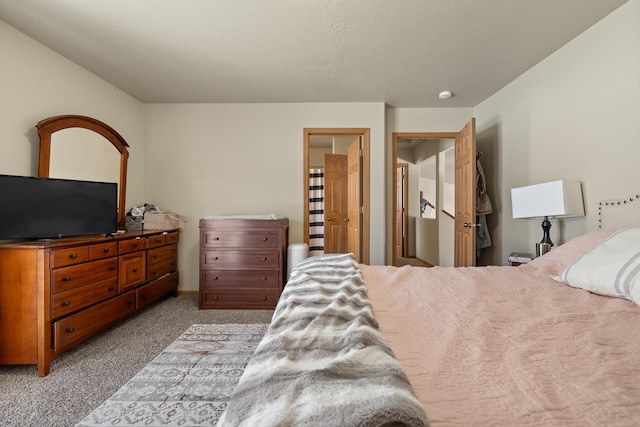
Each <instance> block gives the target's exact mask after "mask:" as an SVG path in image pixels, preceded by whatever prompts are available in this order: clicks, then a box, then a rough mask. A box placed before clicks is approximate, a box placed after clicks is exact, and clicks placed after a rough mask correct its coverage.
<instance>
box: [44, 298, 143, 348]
mask: <svg viewBox="0 0 640 427" xmlns="http://www.w3.org/2000/svg"><path fill="white" fill-rule="evenodd" d="M135 308H136V295H135V292H133V291H132V292H127V293H126V294H123V295H119V296H117V297H114V298H111V299H109V300H107V301H104V302H101V303H99V304H96V305H94V306H93V307H89V308H87V309H85V310H82V311H80V312H79V313H76V314H72V315H71V316H68V317H65V318H63V319H60V320H58V321H57V322H54V323H52V325H51V328H52V332H53V343H52V346H53V348H54V350H55V351H58V352H60V351H64V350H66V349H68V348H70V347H72V346H74V345H75V344H77V343H79V342H80V341H83V340H85V339H87V338H89V337H90V336H91V335H93V334H95V333H96V332H98V331H100V330H102V329H104V328H106V327H107V326H109V325H111V324H112V323H115V322H117V321H118V320H120V319H122V318H124V317H126V316H129V315H130V314H132V313H133V312H134V311H135Z"/></svg>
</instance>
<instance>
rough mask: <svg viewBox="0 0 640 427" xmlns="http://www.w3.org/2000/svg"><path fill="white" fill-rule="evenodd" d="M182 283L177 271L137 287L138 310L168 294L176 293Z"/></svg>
mask: <svg viewBox="0 0 640 427" xmlns="http://www.w3.org/2000/svg"><path fill="white" fill-rule="evenodd" d="M179 284H180V280H179V275H178V272H177V271H176V272H175V273H171V274H169V275H167V276H164V277H162V278H161V279H158V280H155V281H153V282H151V283H148V284H146V285H144V286H141V287H139V288H138V289H136V310H137V309H139V308H142V307H144V306H145V305H148V304H151V303H152V302H154V301H156V300H158V299H159V298H161V297H163V296H165V295H167V294H173V295H176V294H177V291H178V285H179Z"/></svg>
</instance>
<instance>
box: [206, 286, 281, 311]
mask: <svg viewBox="0 0 640 427" xmlns="http://www.w3.org/2000/svg"><path fill="white" fill-rule="evenodd" d="M278 298H280V293H279V292H278V291H268V290H265V291H256V292H239V291H231V290H226V289H223V290H218V289H206V288H201V289H200V308H229V309H238V308H251V309H263V310H270V309H273V308H275V306H276V303H277V302H278Z"/></svg>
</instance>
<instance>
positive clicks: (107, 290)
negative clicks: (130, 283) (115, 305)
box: [51, 277, 118, 319]
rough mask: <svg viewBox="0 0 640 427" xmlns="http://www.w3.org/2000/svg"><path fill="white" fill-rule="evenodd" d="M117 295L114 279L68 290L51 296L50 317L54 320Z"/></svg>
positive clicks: (115, 280)
mask: <svg viewBox="0 0 640 427" xmlns="http://www.w3.org/2000/svg"><path fill="white" fill-rule="evenodd" d="M117 293H118V280H117V279H116V278H115V277H113V278H111V279H107V280H103V281H100V282H96V283H92V284H90V285H85V286H80V287H78V288H74V289H69V290H68V291H63V292H58V293H57V294H54V295H53V303H52V313H51V316H52V318H54V319H55V318H58V317H61V316H64V315H65V314H69V313H73V312H74V311H77V310H80V309H81V308H84V307H88V306H90V305H92V304H95V303H97V302H100V301H102V300H105V299H107V298H109V297H112V296H115V295H116V294H117Z"/></svg>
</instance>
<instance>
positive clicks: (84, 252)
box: [51, 246, 89, 268]
mask: <svg viewBox="0 0 640 427" xmlns="http://www.w3.org/2000/svg"><path fill="white" fill-rule="evenodd" d="M87 261H89V247H88V246H78V247H76V248H68V249H56V250H54V251H52V252H51V268H58V267H65V266H67V265H74V264H80V263H81V262H87Z"/></svg>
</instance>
